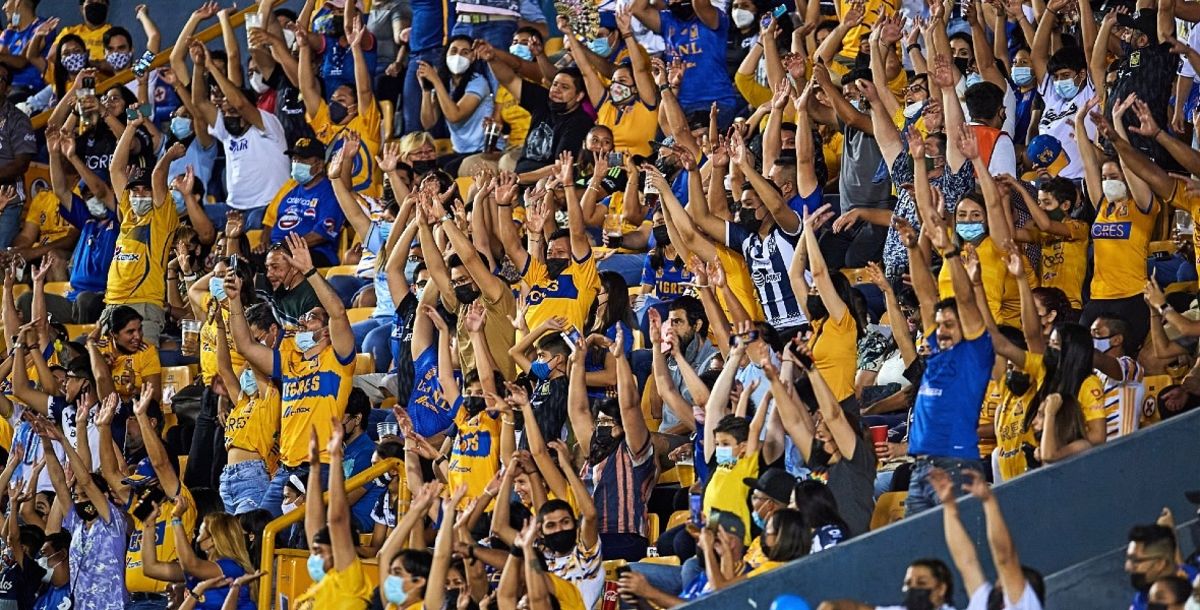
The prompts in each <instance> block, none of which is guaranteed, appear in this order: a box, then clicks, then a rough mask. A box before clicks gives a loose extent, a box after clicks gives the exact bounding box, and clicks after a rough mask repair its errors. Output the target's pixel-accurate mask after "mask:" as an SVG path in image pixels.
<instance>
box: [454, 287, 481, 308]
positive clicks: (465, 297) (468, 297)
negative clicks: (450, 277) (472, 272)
mask: <svg viewBox="0 0 1200 610" xmlns="http://www.w3.org/2000/svg"><path fill="white" fill-rule="evenodd" d="M454 298H456V299H458V302H459V303H460V304H462V305H470V304H471V303H474V302H475V299H478V298H479V291H478V290H476V289H475V287H474V286H469V285H468V286H455V287H454Z"/></svg>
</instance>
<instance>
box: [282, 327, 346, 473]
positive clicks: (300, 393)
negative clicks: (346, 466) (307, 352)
mask: <svg viewBox="0 0 1200 610" xmlns="http://www.w3.org/2000/svg"><path fill="white" fill-rule="evenodd" d="M273 369H274V372H273V373H272V374H271V377H272V378H274V379H280V380H282V382H283V391H282V394H283V397H282V401H281V409H282V411H283V413H282V415H281V422H280V426H279V457H280V459H281V460H282V461H283V463H284V464H285V465H287V466H292V467H294V466H299V465H300V464H303V463H304V462H307V461H308V440H309V430H311V429H312V428H316V429H317V437H318V439H319V440H318V444H319V445H320V447H321V463H322V464H328V463H329V452H328V451H326V450H325V445H327V444H328V443H329V435H330V433H331V431H332V428H331V419H332V418H334V417H336V418H339V419H341V417H342V416H343V415H344V414H345V412H346V400H347V399H348V398H349V397H350V389H351V385H352V384H351V381H352V380H353V379H354V354H350V356H349V357H348V358H346V360H345V361H344V362H343V361H342V360H341V359H340V358H339V357H338V355H337V352H335V351H334V350H333V347H332V346H326V347H325V349H324V350H323V351H321V353H319V354H317V355H316V356H314V357H312V358H305V357H304V352H301V351H300V349H299V348H297V347H296V340H295V338H291V337H289V338H286V339H284V340H283V343H281V344H280V346H279V349H278V350H277V351H276V352H275V364H274V367H273Z"/></svg>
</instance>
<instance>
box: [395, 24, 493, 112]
mask: <svg viewBox="0 0 1200 610" xmlns="http://www.w3.org/2000/svg"><path fill="white" fill-rule="evenodd" d="M455 4H457V3H456V2H443V1H442V0H409V5H410V6H411V8H412V17H413V20H412V26H411V27H410V28H409V30H408V62H407V65H406V66H405V67H404V69H403V72H404V88H403V90H402V93H401V94H400V106H401V107H402V109H403V113H404V118H403V120H402V121H401V123H403V125H402V126H401V127H400V129H398V133H399V134H400V135H404V136H407V135H409V134H412V133H416V132H420V131H422V128H421V97H422V96H424V93H423V89H422V87H421V81H420V80H419V79H418V78H417V68H418V67H419V66H420V64H421V62H425V63H427V64H429V65H431V66H433V67H434V68H437V69H440V68H441V67H442V66H444V65H445V61H446V56H445V55H446V54H445V51H444V50H443V49H444V48H445V46H446V39H447V37H448V36H450V32H449V31H448V30H449V28H451V27H455V26H452V25H450V24H452V23H454V6H455ZM507 42H508V41H507V40H506V41H504V42H502V43H500V46H501V47H503V46H504V45H505V44H507Z"/></svg>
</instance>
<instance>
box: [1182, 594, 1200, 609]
mask: <svg viewBox="0 0 1200 610" xmlns="http://www.w3.org/2000/svg"><path fill="white" fill-rule="evenodd" d="M1183 610H1200V602H1198V601H1196V598H1195V597H1189V598H1187V601H1186V602H1184V603H1183Z"/></svg>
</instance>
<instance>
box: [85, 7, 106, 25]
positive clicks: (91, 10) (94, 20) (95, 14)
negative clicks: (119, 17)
mask: <svg viewBox="0 0 1200 610" xmlns="http://www.w3.org/2000/svg"><path fill="white" fill-rule="evenodd" d="M83 19H84V21H87V22H88V23H89V24H91V25H104V22H106V21H108V5H107V4H104V3H103V2H93V3H91V4H89V5H87V6H85V7H83Z"/></svg>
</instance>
